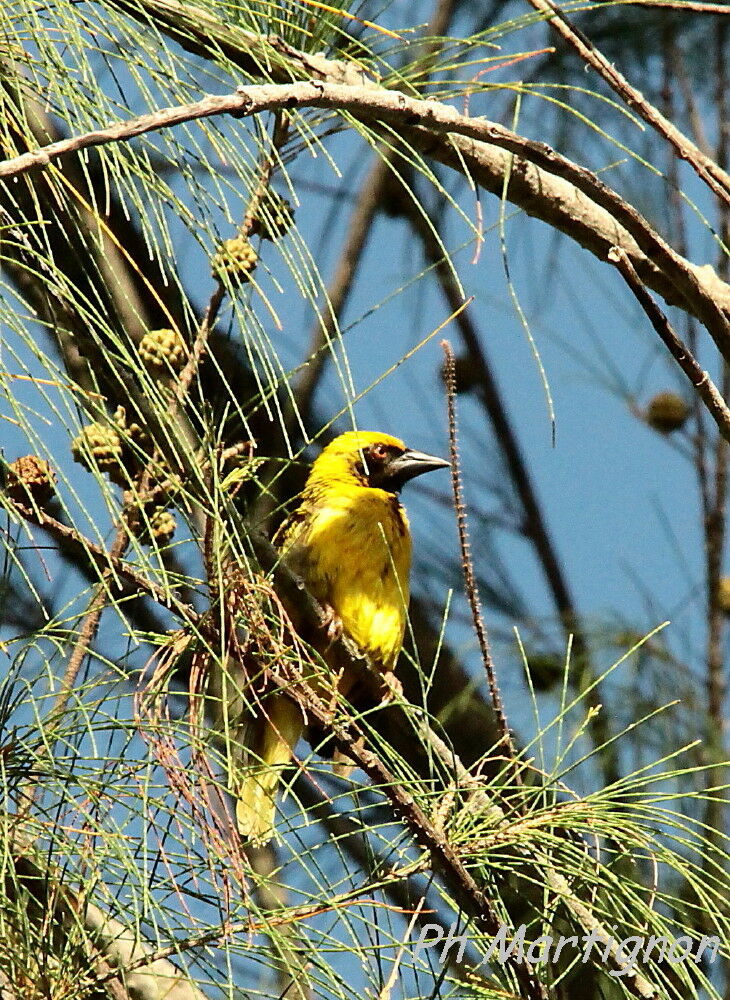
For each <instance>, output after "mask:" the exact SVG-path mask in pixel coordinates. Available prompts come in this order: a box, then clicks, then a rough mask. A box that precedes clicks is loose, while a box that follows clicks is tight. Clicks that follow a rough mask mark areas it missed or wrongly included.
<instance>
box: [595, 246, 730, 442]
mask: <svg viewBox="0 0 730 1000" xmlns="http://www.w3.org/2000/svg"><path fill="white" fill-rule="evenodd" d="M608 259H609V260H610V261H611V263H612V264H615V265H616V268H617V270H618V271H619V272H620V274H621V276H622V277H623V279H624V281H625V282H626V284H627V285H628V286H629V288H630V289H631V291H632V292H633V293H634V295H635V297H636V300H637V301H638V303H639V305H640V306H641V308H642V309H643V310H644V312H645V313H646V315H647V316H648V318H649V320H650V322H651V325H652V326H653V327H654V329H655V330H656V332H657V333H658V334H659V337H660V338H661V340H662V342H663V343H664V344H665V346H666V347H667V349H668V350H669V353H670V354H671V355H672V357H673V358H674V360H675V361H676V362H677V364H678V365H679V367H680V368H681V369H682V371H683V372H684V373H685V375H686V376H687V378H688V379H689V380H690V382H691V383H692V386H693V387H694V389H695V391H696V392H697V393H698V395H699V396H700V397H701V399H702V401H703V402H704V404H705V406H706V407H707V409H708V411H709V413H710V416H711V417H712V419H713V420H714V421H715V423H716V424H717V426H718V429H719V431H720V433H721V434H722V436H723V437H724V438H725V440H726V441H730V409H728V407H727V405H726V403H725V400H724V399H723V398H722V396H721V395H720V393H719V391H718V389H717V386H716V385H715V383H714V382H713V381H712V379H711V378H710V376H709V373H708V372H706V371H704V370H703V369H702V368H700V365H699V364H698V362H697V359H696V358H695V357H694V356H693V355H692V354H691V353H690V351H689V348H688V347H687V345H686V344H685V343H684V342H683V341H682V339H681V338H680V337H679V336H678V335H677V333H676V332H675V331H674V329H673V328H672V325H671V324H670V322H669V320H668V319H667V317H666V316H665V314H664V313H663V312H662V310H661V309H660V308H659V306H658V305H657V304H656V302H655V301H654V299H653V298H652V297H651V295H649V293H648V292H647V290H646V288H645V287H644V285H643V283H642V281H641V279H640V278H639V276H638V274H637V273H636V271H635V270H634V266H633V264H632V263H631V261H630V260H629V258H628V256H627V254H626V253H625V252H624V251H623V250H621V249H620V248H619V247H612V248H611V250H609V253H608Z"/></svg>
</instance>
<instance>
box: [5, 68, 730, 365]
mask: <svg viewBox="0 0 730 1000" xmlns="http://www.w3.org/2000/svg"><path fill="white" fill-rule="evenodd" d="M305 107H317V108H324V109H328V110H333V111H340V112H343V111H344V112H348V113H349V114H351V115H353V116H354V117H356V118H358V119H359V120H360V121H362V122H370V123H375V122H387V123H389V124H390V125H393V126H395V127H396V129H397V132H398V134H399V135H401V136H404V137H405V138H406V140H407V141H410V142H412V143H414V144H415V145H417V146H418V147H419V148H420V149H421V150H422V151H423V152H425V153H427V154H428V155H431V156H433V157H434V158H436V159H438V160H440V162H443V163H448V164H449V165H450V166H454V167H456V169H458V170H460V171H461V172H464V169H465V158H464V152H466V153H467V155H469V158H471V159H474V158H475V157H476V159H477V162H478V161H479V158H480V154H482V153H483V152H484V151H489V150H490V149H491V148H492V147H495V146H496V147H497V148H498V149H500V150H503V151H504V152H506V153H508V154H510V155H509V156H508V157H507V158H506V162H505V158H503V159H502V169H501V170H500V173H499V177H500V182H503V180H504V176H505V173H506V171H507V169H508V168H509V171H510V185H509V188H508V192H507V196H508V198H509V199H510V200H512V201H515V202H516V203H517V204H520V200H519V199H518V198H517V197H515V191H518V190H519V188H520V184H519V178H520V175H522V174H524V172H525V170H526V169H530V168H538V169H539V170H540V171H541V175H540V177H539V179H543V178H545V179H548V178H550V177H552V178H554V179H559V180H563V181H567V182H568V185H569V187H568V189H567V191H566V190H565V189H564V190H563V194H564V195H565V194H568V195H569V197H570V198H571V200H572V201H574V200H575V198H576V193H580V194H582V195H583V196H585V197H587V198H588V199H589V200H590V202H592V203H593V204H592V205H591V204H584V206H583V208H584V213H583V222H584V224H585V223H586V222H587V223H588V224H589V227H590V228H591V229H594V228H595V227H594V226H592V225H590V224H591V221H592V220H591V213H592V211H594V209H595V208H596V207H597V208H599V209H603V210H604V211H605V212H606V213H607V219H605V220H602V221H603V223H604V225H603V228H604V229H605V227H606V224H608V225H611V224H612V225H613V227H614V229H615V231H616V235H615V238H614V239H613V240H612V241H611V242H610V245H615V244H618V245H623V244H624V243H625V242H627V235H628V237H629V243H630V242H631V240H633V242H634V243H635V245H636V247H637V248H638V249H639V251H640V252H641V255H642V256H643V257H645V258H647V259H648V260H651V261H653V263H654V265H656V267H657V268H658V269H659V271H660V272H662V273H663V278H664V280H663V281H662V290H661V294H665V291H664V290H665V289H667V288H668V286H672V285H674V286H675V292H674V299H673V300H672V299H669V297H668V296H667V295H665V297H667V300H668V301H674V302H678V304H680V305H681V306H682V308H684V309H688V310H690V311H691V312H693V313H694V314H695V315H696V316H697V317H698V318H699V319H700V320H701V321H702V322H703V323H704V325H705V326H706V327H707V330H708V331H709V333H710V334H711V336H712V337H713V339H714V340H715V342H716V344H717V346H718V348H719V350H720V352H721V353H722V354H723V356H724V357H725V358H726V359H727V360H730V322H729V321H728V318H727V315H726V312H725V310H727V311H730V288H729V287H728V286H727V285H726V284H725V283H724V282H721V281H719V280H718V279H717V277H716V275H715V272H714V271H713V270H712V268H699V267H696V266H694V265H692V264H690V263H689V262H688V261H686V260H684V258H682V257H681V256H680V255H679V254H677V253H676V252H675V251H674V250H673V249H672V247H670V246H669V245H668V244H667V243H666V241H665V240H663V239H662V238H661V236H659V234H658V233H657V232H656V231H655V230H654V229H653V228H652V227H651V226H650V225H649V223H648V222H647V221H646V220H645V219H644V218H643V216H642V215H641V214H640V213H639V212H638V211H637V210H636V209H635V208H634V207H633V206H632V205H630V204H629V203H628V202H626V201H625V200H624V199H623V198H621V197H620V195H618V194H617V193H616V192H615V191H613V190H612V189H611V188H610V187H609V186H608V185H607V184H605V183H604V182H603V181H602V180H600V179H599V178H598V177H597V176H596V175H595V174H594V173H592V171H590V170H588V169H587V168H585V167H582V166H580V165H578V164H576V163H573V162H572V161H571V160H569V159H567V158H566V157H564V156H561V155H560V154H559V153H557V152H555V150H553V149H552V148H551V147H550V146H548V145H546V144H545V143H542V142H534V141H531V140H529V139H525V138H523V137H522V136H519V135H517V134H516V133H514V132H511V131H510V130H509V129H506V128H504V127H503V126H502V125H499V124H497V123H496V122H490V121H488V120H486V119H483V118H471V117H469V116H468V115H462V114H459V112H458V111H456V110H455V109H454V108H453V107H451V106H449V105H445V104H441V103H439V102H437V101H428V100H418V99H416V98H412V97H407V96H406V95H405V94H403V93H400V92H398V91H390V90H385V89H382V88H377V87H351V86H344V85H341V84H325V83H321V82H318V81H308V82H305V83H295V84H290V85H274V84H265V85H262V86H258V87H239V88H238V89H237V90H236V91H235V92H234V93H231V94H224V95H220V96H218V95H210V96H208V97H205V98H203V99H202V100H200V101H195V102H193V103H191V104H183V105H177V106H176V107H170V108H163V109H161V110H159V111H156V112H153V113H152V114H148V115H142V116H140V117H138V118H133V119H130V120H127V121H123V122H117V123H115V124H113V125H110V126H108V127H106V128H101V129H95V130H93V131H90V132H86V133H83V134H80V135H77V136H72V137H70V138H68V139H64V140H61V141H59V142H54V143H51V144H49V145H47V146H44V147H42V148H41V149H38V150H35V151H32V152H28V153H24V154H22V155H20V156H17V157H14V158H12V159H10V160H6V161H4V162H2V163H0V177H17V176H18V175H20V174H23V173H25V172H27V171H29V170H32V169H34V168H38V167H47V166H48V165H49V164H50V163H52V162H53V161H54V160H56V159H59V158H60V157H62V156H64V155H66V154H68V153H71V152H77V151H78V150H80V149H87V148H91V147H94V146H102V145H106V144H109V143H114V142H120V141H128V140H130V139H133V138H135V137H136V136H140V135H144V134H146V133H149V132H154V131H158V130H160V129H164V128H171V127H174V126H176V125H180V124H183V123H186V122H190V121H198V120H202V119H205V118H211V117H216V116H219V115H223V114H232V115H234V116H236V117H241V118H243V117H248V116H252V115H255V114H260V113H261V112H264V111H278V110H283V109H292V108H305ZM468 140H472V141H473V145H471V146H470V145H469V144H468V143H467V147H466V149H464V142H465V141H468ZM462 150H463V152H462ZM528 165H529V166H528ZM467 167H468V163H467ZM473 176H474V179H475V180H477V181H479V177H478V176H477V175H474V174H473ZM513 177H515V178H517V179H518V182H517V184H516V185H515V187H514V188H513V181H512V178H513ZM534 193H535V192H534V191H531V194H533V195H534ZM546 200H547V206H546V204H545V203H546ZM539 201H540V203H541V205H542V206H543V207H542V212H543V213H544V214H545V215H549V208H550V202H551V199H550V198H549V196H546V192H545V191H541V192H540V194H539ZM546 208H547V210H548V211H546ZM532 209H533V211H532V212H531V214H540V212H537V211H535V210H534V209H535V204H534V201H533V204H532ZM527 210H528V211H529V209H527ZM569 216H570V213H569ZM566 231H568V232H570V231H571V230H570V226H569V224H568V223H567V221H566ZM596 235H597V234H595V233H594V234H593V236H594V239H593V240H592V241H591V242H593V243H594V244H595V236H596ZM599 242H600V243H602V244H603V246H602V249H603V254H604V255H603V257H602V259H603V260H605V253H606V252H607V249H608V247H606V246H605V243H604V241H603V240H602V239H599ZM637 270H638V268H637ZM652 287H653V286H652Z"/></svg>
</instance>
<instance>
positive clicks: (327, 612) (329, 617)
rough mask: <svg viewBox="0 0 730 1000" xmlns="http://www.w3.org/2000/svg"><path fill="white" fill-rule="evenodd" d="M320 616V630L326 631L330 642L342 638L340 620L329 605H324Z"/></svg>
mask: <svg viewBox="0 0 730 1000" xmlns="http://www.w3.org/2000/svg"><path fill="white" fill-rule="evenodd" d="M323 611H324V613H323V615H322V628H325V629H326V630H327V638H328V640H329V641H330V642H336V641H337V640H338V639H340V638H341V637H342V619H341V618H340V616H339V615H338V614H337V612H336V611H335V609H334V608H333V607H332V606H331V605H330V604H325V606H324V608H323Z"/></svg>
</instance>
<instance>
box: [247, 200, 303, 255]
mask: <svg viewBox="0 0 730 1000" xmlns="http://www.w3.org/2000/svg"><path fill="white" fill-rule="evenodd" d="M293 222H294V213H293V212H292V207H291V203H290V202H288V201H287V200H286V198H282V197H281V195H280V194H277V193H276V191H268V192H267V194H266V196H265V197H264V198H262V199H261V202H260V204H259V205H258V207H257V208H256V214H255V215H254V217H253V218H252V219H251V223H250V225H251V234H252V235H258V236H260V237H261V239H262V240H271V241H272V242H274V241H275V240H279V239H281V237H282V236H286V234H287V233H288V232H289V230H290V229H291V227H292V223H293Z"/></svg>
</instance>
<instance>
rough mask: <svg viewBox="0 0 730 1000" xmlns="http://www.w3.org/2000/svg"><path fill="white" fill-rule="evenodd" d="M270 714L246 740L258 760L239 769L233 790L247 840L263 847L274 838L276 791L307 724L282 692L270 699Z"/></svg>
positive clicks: (239, 826) (241, 831)
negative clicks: (282, 773)
mask: <svg viewBox="0 0 730 1000" xmlns="http://www.w3.org/2000/svg"><path fill="white" fill-rule="evenodd" d="M266 707H267V716H268V717H263V716H259V718H258V719H257V720H256V722H255V723H254V724H253V725H252V726H251V729H250V730H249V734H248V739H247V741H246V742H247V744H248V750H249V752H250V753H251V754H255V757H256V762H255V763H254V762H253V761H251V762H250V763H247V764H245V765H244V766H242V767H240V768H239V769H238V772H237V774H236V775H235V776H234V778H233V780H232V782H231V786H232V787H231V791H232V792H233V794H234V795H235V796H236V797H237V799H238V804H237V806H236V822H237V824H238V832H239V833H240V835H241V837H243V838H244V840H247V841H248V842H249V843H251V844H253V845H254V846H257V847H260V846H262V845H263V844H266V843H268V842H269V840H271V838H272V836H273V834H274V819H275V816H276V791H277V787H278V784H279V778H280V777H281V772H282V771H283V769H284V767H285V766H286V765H287V764H288V763H289V761H290V760H291V755H292V751H293V750H294V747H295V746H296V744H297V742H298V740H299V737H300V736H301V734H302V729H303V728H304V722H303V720H302V713H301V711H300V709H299V708H298V706H297V705H295V704H294V702H292V701H290V699H289V698H287V697H285V696H283V695H275V696H274V697H273V698H270V699H267V706H266Z"/></svg>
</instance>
